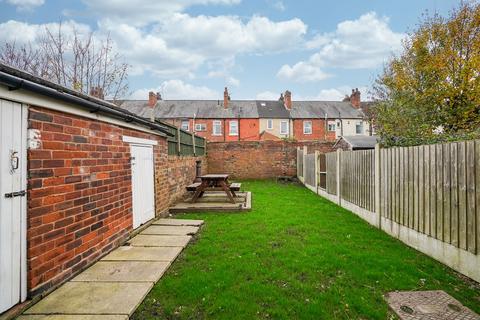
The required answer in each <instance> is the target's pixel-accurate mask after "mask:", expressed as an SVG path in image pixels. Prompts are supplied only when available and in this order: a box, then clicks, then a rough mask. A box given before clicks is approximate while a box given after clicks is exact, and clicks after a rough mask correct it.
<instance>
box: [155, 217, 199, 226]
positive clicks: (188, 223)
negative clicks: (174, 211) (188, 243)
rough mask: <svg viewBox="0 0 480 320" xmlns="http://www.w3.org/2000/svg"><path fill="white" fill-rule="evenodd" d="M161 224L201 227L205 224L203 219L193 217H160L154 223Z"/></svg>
mask: <svg viewBox="0 0 480 320" xmlns="http://www.w3.org/2000/svg"><path fill="white" fill-rule="evenodd" d="M152 224H153V225H161V226H194V227H199V226H201V225H202V224H203V220H192V219H158V220H157V221H154V222H153V223H152Z"/></svg>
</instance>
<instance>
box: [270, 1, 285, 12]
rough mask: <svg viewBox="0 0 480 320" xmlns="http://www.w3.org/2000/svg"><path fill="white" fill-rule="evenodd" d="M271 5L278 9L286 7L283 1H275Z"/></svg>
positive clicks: (281, 9)
mask: <svg viewBox="0 0 480 320" xmlns="http://www.w3.org/2000/svg"><path fill="white" fill-rule="evenodd" d="M273 7H274V8H275V9H277V10H278V11H285V9H286V8H285V4H284V3H283V1H275V3H274V4H273Z"/></svg>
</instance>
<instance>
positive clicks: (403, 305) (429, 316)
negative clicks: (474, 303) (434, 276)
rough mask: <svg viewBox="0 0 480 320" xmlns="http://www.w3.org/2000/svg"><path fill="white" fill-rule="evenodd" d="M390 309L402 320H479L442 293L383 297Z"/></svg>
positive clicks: (400, 292) (419, 292)
mask: <svg viewBox="0 0 480 320" xmlns="http://www.w3.org/2000/svg"><path fill="white" fill-rule="evenodd" d="M385 299H386V300H387V303H388V305H389V306H390V308H391V309H392V310H393V311H394V312H395V313H396V314H397V316H398V317H399V318H400V319H402V320H416V319H422V320H456V319H458V320H460V319H462V320H480V316H479V315H478V314H476V313H474V312H473V311H472V310H470V309H468V308H467V307H464V306H463V305H462V304H461V303H460V302H458V301H457V300H455V299H454V298H453V297H452V296H450V295H448V294H447V293H446V292H444V291H440V290H438V291H395V292H390V293H388V294H386V295H385Z"/></svg>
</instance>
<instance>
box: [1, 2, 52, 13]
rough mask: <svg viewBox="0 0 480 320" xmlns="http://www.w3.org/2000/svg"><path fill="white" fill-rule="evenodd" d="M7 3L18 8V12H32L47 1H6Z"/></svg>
mask: <svg viewBox="0 0 480 320" xmlns="http://www.w3.org/2000/svg"><path fill="white" fill-rule="evenodd" d="M6 2H7V3H9V4H11V5H13V6H15V7H17V10H18V11H31V10H33V9H35V8H36V7H40V6H42V5H43V4H44V3H45V0H6Z"/></svg>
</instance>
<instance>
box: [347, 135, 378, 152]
mask: <svg viewBox="0 0 480 320" xmlns="http://www.w3.org/2000/svg"><path fill="white" fill-rule="evenodd" d="M340 139H343V140H345V141H346V142H348V144H349V145H351V146H352V148H353V149H373V148H375V144H376V143H377V141H378V137H377V136H361V135H358V136H343V137H341V138H340Z"/></svg>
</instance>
